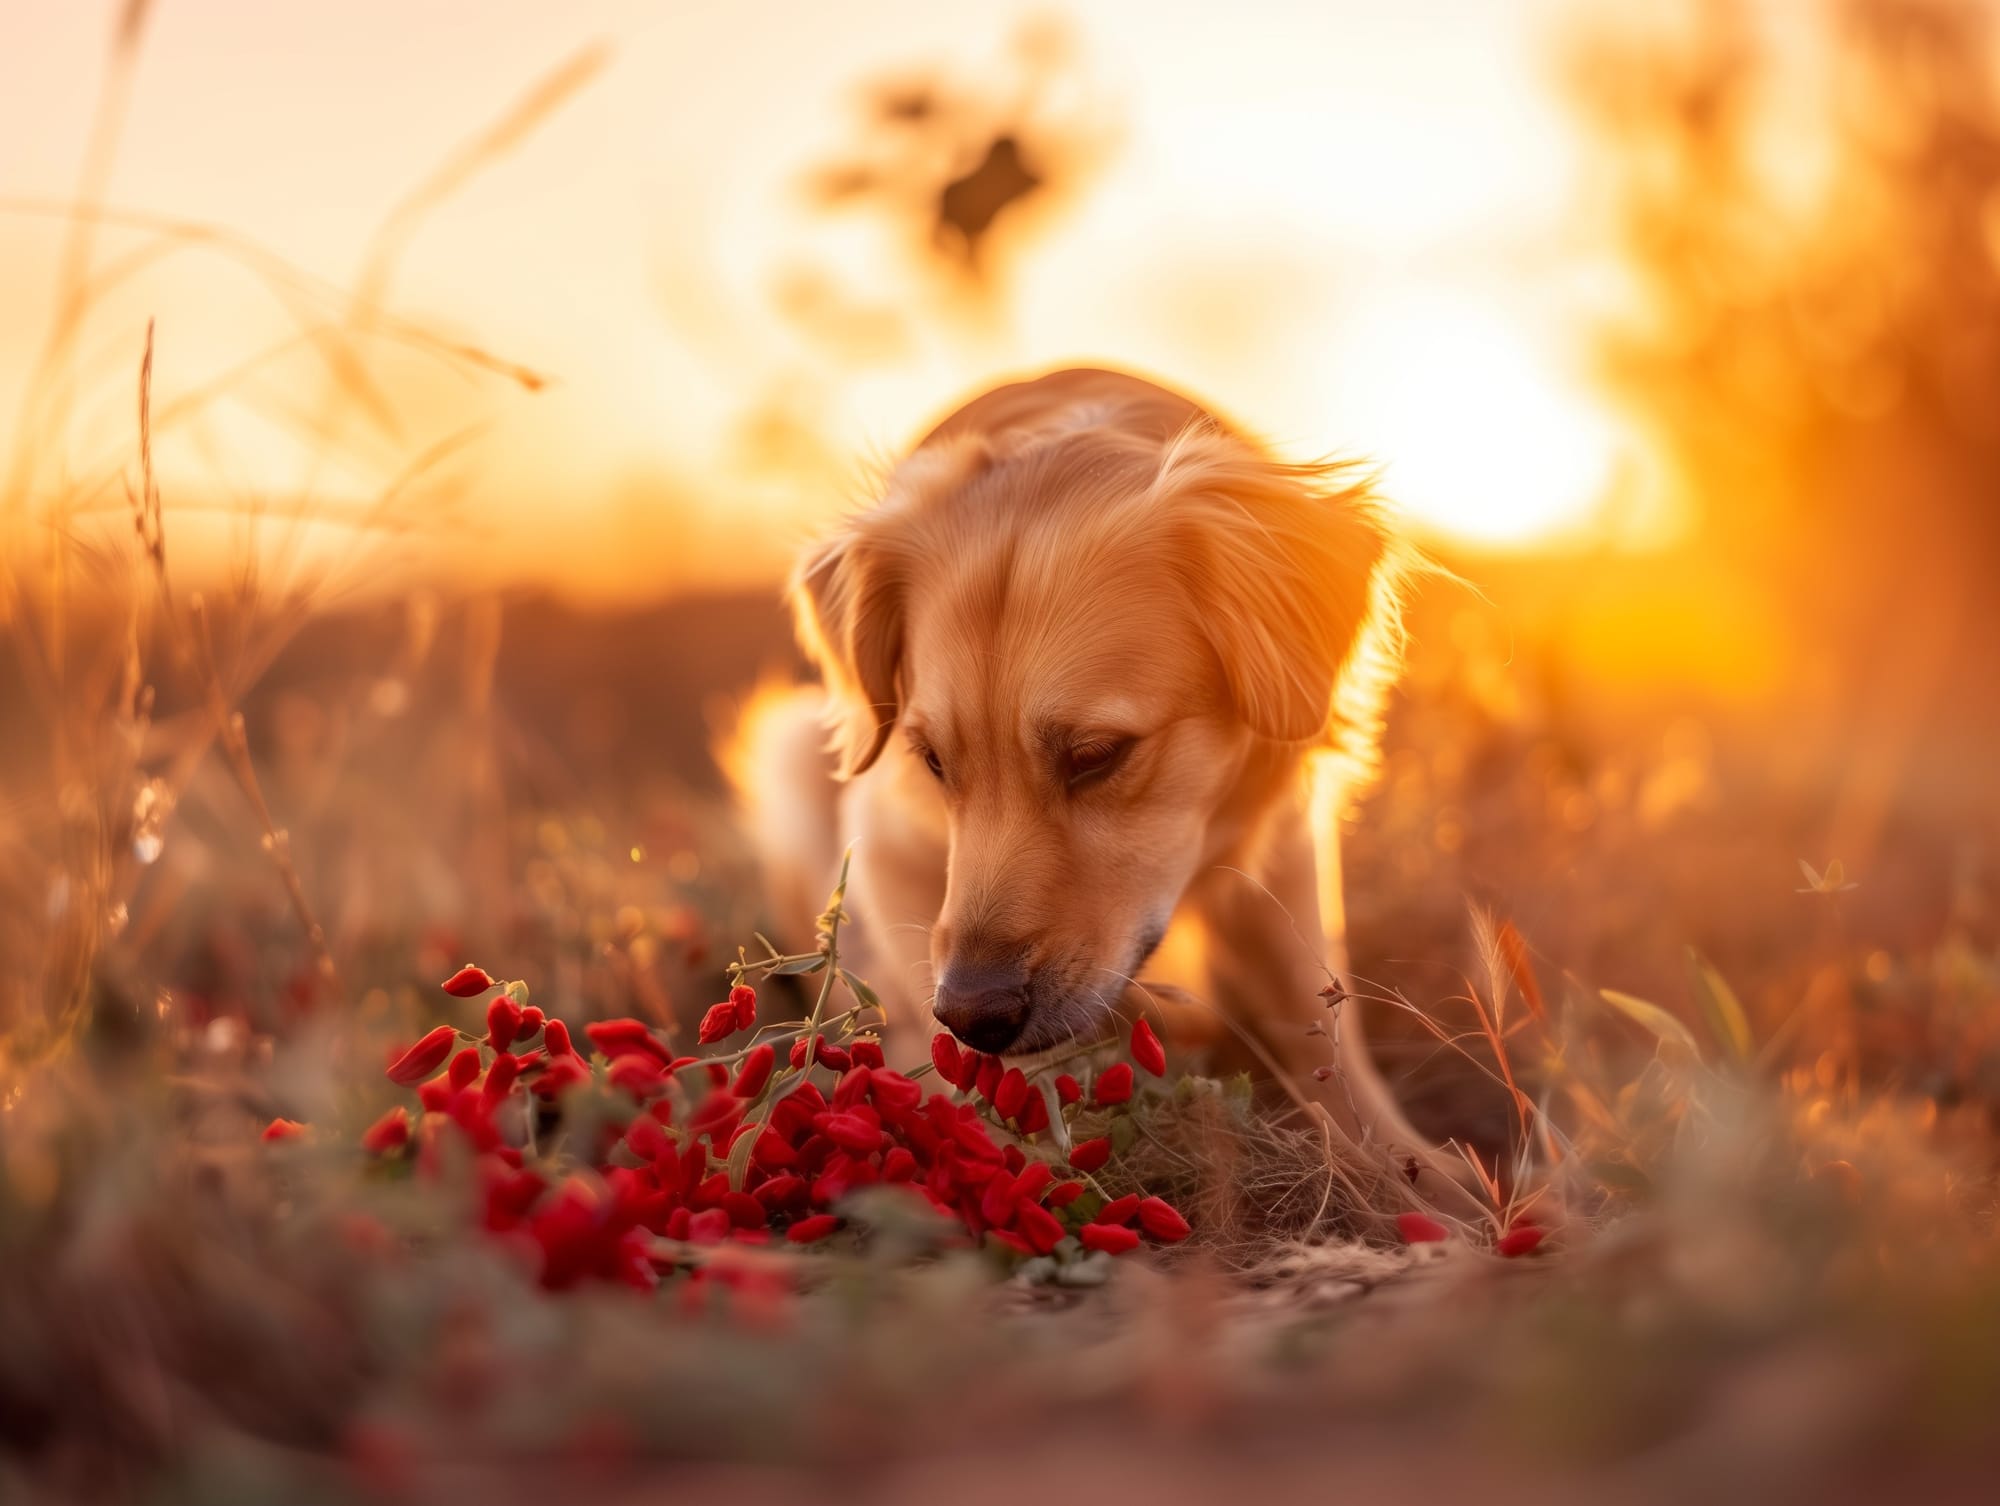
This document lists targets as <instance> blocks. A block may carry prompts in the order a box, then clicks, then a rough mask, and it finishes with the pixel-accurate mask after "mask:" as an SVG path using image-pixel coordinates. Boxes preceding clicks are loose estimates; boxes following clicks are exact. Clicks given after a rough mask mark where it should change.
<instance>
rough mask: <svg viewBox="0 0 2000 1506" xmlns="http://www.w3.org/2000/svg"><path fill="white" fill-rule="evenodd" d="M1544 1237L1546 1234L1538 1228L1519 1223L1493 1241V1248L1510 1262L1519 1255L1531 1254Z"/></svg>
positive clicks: (1538, 1246)
mask: <svg viewBox="0 0 2000 1506" xmlns="http://www.w3.org/2000/svg"><path fill="white" fill-rule="evenodd" d="M1546 1237H1547V1235H1546V1233H1545V1232H1544V1231H1543V1230H1542V1229H1541V1228H1539V1227H1538V1226H1536V1225H1534V1224H1531V1223H1527V1222H1521V1223H1517V1224H1515V1225H1514V1227H1513V1228H1511V1229H1509V1230H1508V1231H1507V1232H1506V1233H1505V1234H1503V1235H1501V1236H1500V1237H1499V1239H1497V1240H1495V1241H1494V1243H1493V1248H1494V1249H1496V1250H1498V1251H1499V1252H1500V1253H1501V1254H1502V1255H1505V1256H1506V1257H1507V1258H1508V1259H1509V1260H1512V1259H1514V1258H1515V1257H1516V1256H1519V1255H1531V1254H1533V1253H1534V1252H1535V1251H1536V1250H1537V1249H1538V1248H1540V1246H1541V1243H1542V1240H1543V1239H1545V1238H1546Z"/></svg>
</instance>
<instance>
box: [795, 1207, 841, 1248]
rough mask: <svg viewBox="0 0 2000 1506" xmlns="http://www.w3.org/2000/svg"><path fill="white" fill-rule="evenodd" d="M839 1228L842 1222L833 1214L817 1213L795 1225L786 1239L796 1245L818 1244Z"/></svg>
mask: <svg viewBox="0 0 2000 1506" xmlns="http://www.w3.org/2000/svg"><path fill="white" fill-rule="evenodd" d="M839 1227H840V1220H839V1219H837V1218H835V1217H834V1216H833V1215H832V1214H831V1213H815V1214H813V1215H812V1217H810V1218H802V1219H800V1220H799V1221H798V1222H797V1223H795V1224H793V1225H792V1226H791V1228H789V1229H787V1230H786V1231H785V1238H786V1239H788V1240H790V1241H791V1242H792V1243H793V1244H795V1245H810V1244H817V1243H819V1241H820V1240H822V1239H825V1238H826V1237H827V1235H829V1234H831V1233H833V1231H834V1230H836V1229H838V1228H839Z"/></svg>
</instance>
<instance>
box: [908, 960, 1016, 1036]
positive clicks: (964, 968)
mask: <svg viewBox="0 0 2000 1506" xmlns="http://www.w3.org/2000/svg"><path fill="white" fill-rule="evenodd" d="M931 1012H932V1013H933V1014H935V1015H936V1016H937V1017H938V1022H939V1023H940V1024H942V1025H943V1026H944V1027H945V1029H947V1030H949V1031H950V1032H951V1033H952V1034H953V1035H955V1036H957V1037H958V1038H959V1039H960V1040H961V1041H963V1042H965V1044H966V1045H968V1046H970V1047H971V1048H972V1049H973V1050H975V1051H983V1052H985V1053H986V1054H987V1055H988V1056H998V1055H1000V1054H1001V1053H1002V1052H1004V1051H1005V1050H1006V1049H1007V1048H1008V1047H1009V1046H1011V1045H1013V1044H1014V1042H1015V1041H1017V1040H1019V1039H1020V1038H1021V1031H1022V1030H1023V1029H1024V1028H1025V1027H1026V1026H1027V1023H1028V970H1027V968H1025V967H1023V966H1021V965H1020V964H1018V963H1005V964H999V965H993V964H982V963H974V964H969V965H967V964H954V965H951V966H948V967H947V968H946V969H945V972H944V976H943V977H942V978H940V979H939V980H938V989H937V1001H936V1002H935V1003H934V1004H933V1005H932V1006H931Z"/></svg>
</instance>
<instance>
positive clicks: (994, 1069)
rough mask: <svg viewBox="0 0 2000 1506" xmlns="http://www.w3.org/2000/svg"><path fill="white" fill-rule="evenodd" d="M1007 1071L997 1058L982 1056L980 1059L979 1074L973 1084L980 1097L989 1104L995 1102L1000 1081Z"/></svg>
mask: <svg viewBox="0 0 2000 1506" xmlns="http://www.w3.org/2000/svg"><path fill="white" fill-rule="evenodd" d="M1006 1070H1007V1069H1006V1067H1005V1065H1004V1064H1003V1063H1002V1062H1001V1060H1000V1058H999V1057H997V1056H982V1057H980V1058H979V1072H978V1075H977V1076H975V1077H974V1078H973V1080H972V1083H973V1086H974V1087H975V1088H976V1089H978V1091H979V1096H980V1097H981V1098H984V1099H985V1100H986V1101H987V1102H988V1103H991V1102H992V1101H993V1095H994V1093H996V1092H997V1091H999V1088H1000V1079H1001V1077H1002V1076H1003V1075H1004V1074H1005V1073H1006Z"/></svg>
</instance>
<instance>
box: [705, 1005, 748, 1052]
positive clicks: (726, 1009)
mask: <svg viewBox="0 0 2000 1506" xmlns="http://www.w3.org/2000/svg"><path fill="white" fill-rule="evenodd" d="M740 1028H741V1027H740V1026H738V1025H737V1023H736V1006H735V1005H734V1004H731V1003H730V1002H729V1001H728V1000H727V999H724V1000H723V1001H722V1002H721V1003H720V1004H711V1005H709V1006H708V1013H706V1014H704V1015H703V1016H702V1017H701V1028H700V1029H699V1030H698V1031H696V1032H695V1034H696V1036H697V1037H698V1038H699V1039H700V1041H701V1043H702V1044H703V1045H704V1046H712V1045H714V1044H715V1043H716V1042H717V1041H719V1040H724V1039H727V1038H728V1037H729V1036H732V1035H734V1034H736V1032H737V1030H738V1029H740Z"/></svg>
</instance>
